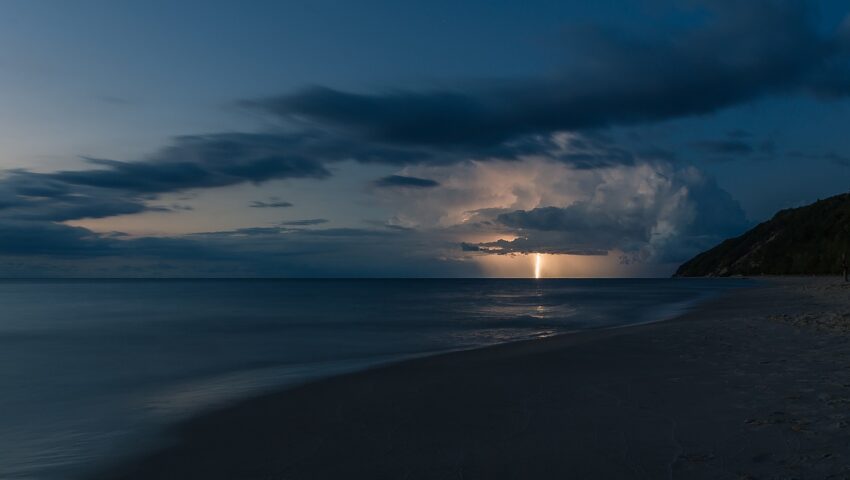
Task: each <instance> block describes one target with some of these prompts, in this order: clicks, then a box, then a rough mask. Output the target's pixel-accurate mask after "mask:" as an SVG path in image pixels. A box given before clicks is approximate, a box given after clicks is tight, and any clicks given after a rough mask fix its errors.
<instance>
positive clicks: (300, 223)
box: [280, 218, 328, 227]
mask: <svg viewBox="0 0 850 480" xmlns="http://www.w3.org/2000/svg"><path fill="white" fill-rule="evenodd" d="M323 223H328V220H327V219H324V218H307V219H304V220H287V221H285V222H280V224H281V225H284V226H289V227H306V226H309V225H321V224H323Z"/></svg>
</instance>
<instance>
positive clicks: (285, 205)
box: [249, 200, 293, 208]
mask: <svg viewBox="0 0 850 480" xmlns="http://www.w3.org/2000/svg"><path fill="white" fill-rule="evenodd" d="M249 206H250V207H251V208H288V207H292V206H293V204H292V203H291V202H282V201H280V200H272V201H269V202H264V201H261V200H254V201H253V202H251V204H250V205H249Z"/></svg>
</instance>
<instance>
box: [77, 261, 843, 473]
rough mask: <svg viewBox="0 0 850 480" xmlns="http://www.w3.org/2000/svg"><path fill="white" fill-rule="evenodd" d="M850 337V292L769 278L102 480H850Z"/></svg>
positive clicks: (333, 396)
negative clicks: (659, 315)
mask: <svg viewBox="0 0 850 480" xmlns="http://www.w3.org/2000/svg"><path fill="white" fill-rule="evenodd" d="M848 325H850V286H846V285H845V284H844V283H842V282H841V281H840V280H839V279H836V278H802V277H798V278H787V279H783V278H773V279H765V280H761V281H760V282H758V284H757V286H755V287H753V288H749V289H743V290H735V291H732V292H730V293H727V294H725V295H723V296H722V297H721V298H717V299H714V300H710V301H708V302H706V303H704V304H702V305H701V306H699V307H698V308H697V309H696V310H695V311H692V312H690V313H688V314H686V315H683V316H681V317H678V318H676V319H674V320H670V321H666V322H659V323H652V324H645V325H640V326H634V327H628V328H620V329H612V330H601V331H589V332H583V333H578V334H573V335H563V336H559V337H554V338H550V339H544V340H535V341H528V342H520V343H515V344H508V345H501V346H496V347H488V348H484V349H480V350H473V351H465V352H457V353H450V354H445V355H438V356H434V357H428V358H423V359H416V360H411V361H406V362H402V363H398V364H395V365H390V366H385V367H380V368H377V369H374V370H369V371H365V372H360V373H354V374H348V375H343V376H339V377H334V378H330V379H326V380H321V381H317V382H314V383H310V384H307V385H304V386H301V387H297V388H294V389H290V390H285V391H281V392H277V393H272V394H268V395H263V396H261V397H257V398H254V399H250V400H247V401H244V402H242V403H239V404H237V405H235V406H232V407H229V408H226V409H223V410H219V411H216V412H212V413H209V414H206V415H202V416H200V417H197V418H195V419H193V420H191V421H189V422H186V423H184V424H183V425H181V426H180V427H179V429H177V430H175V431H174V432H173V435H174V442H173V444H172V445H170V446H167V447H164V448H163V449H162V450H160V451H157V452H154V453H152V454H148V455H146V456H144V457H142V458H138V459H134V460H132V461H127V462H125V463H122V464H121V465H118V466H113V467H111V468H109V469H107V470H105V471H102V472H100V473H98V474H96V475H91V476H89V477H88V478H91V479H95V478H97V479H172V478H173V479H193V478H197V479H253V478H257V479H259V478H286V479H301V478H310V479H315V478H335V479H336V478H370V479H381V478H387V479H396V478H408V479H415V478H465V479H469V478H487V479H490V478H591V479H595V478H606V479H608V478H653V479H654V478H672V477H675V478H706V479H709V478H711V479H721V478H730V479H732V478H734V479H739V478H786V477H787V478H824V477H828V476H830V475H837V476H842V475H848V474H850V467H848V465H850V428H849V427H850V336H848V332H850V328H848Z"/></svg>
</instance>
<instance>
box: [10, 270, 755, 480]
mask: <svg viewBox="0 0 850 480" xmlns="http://www.w3.org/2000/svg"><path fill="white" fill-rule="evenodd" d="M736 285H740V282H736V281H718V280H696V279H688V280H684V279H657V280H542V281H535V280H118V281H116V280H94V281H91V280H64V281H46V280H44V281H11V280H9V281H0V306H2V312H3V313H2V316H0V478H3V479H23V478H27V479H29V478H39V479H41V478H46V479H54V478H68V477H70V476H73V475H76V474H78V473H79V472H80V471H81V469H86V468H90V467H91V466H92V465H96V464H98V463H100V462H103V461H106V460H108V459H109V458H112V457H114V456H115V455H117V454H119V453H126V452H128V451H133V450H137V449H140V448H144V447H145V445H147V444H149V443H150V442H152V441H154V439H155V438H156V434H157V432H160V431H161V430H162V429H163V428H164V427H165V426H167V425H168V424H170V423H173V422H175V421H178V420H180V419H181V418H185V417H186V416H189V415H192V414H194V413H197V412H199V411H202V410H203V409H207V408H212V407H215V406H220V405H222V404H224V403H226V402H232V401H234V400H236V399H239V398H243V397H246V396H249V395H254V394H257V393H259V392H261V391H263V390H267V389H271V388H275V387H279V386H282V385H286V384H292V383H297V382H303V381H305V380H309V379H311V378H317V377H320V376H325V375H330V374H335V373H340V372H345V371H351V370H355V369H362V368H366V367H369V366H371V365H376V364H380V363H385V362H389V361H395V360H399V359H403V358H408V357H412V356H417V355H425V354H430V353H435V352H442V351H450V350H457V349H465V348H474V347H481V346H486V345H492V344H496V343H501V342H508V341H515V340H523V339H533V338H540V337H546V336H551V335H554V334H558V333H566V332H572V331H578V330H583V329H590V328H604V327H613V326H621V325H628V324H635V323H641V322H647V321H654V320H661V319H664V318H669V317H670V316H673V315H675V314H676V313H678V312H680V311H681V310H682V309H684V308H687V307H688V306H689V305H692V304H693V303H694V302H696V301H698V300H700V299H703V298H706V297H707V296H710V295H713V294H716V293H717V292H719V291H721V290H723V289H726V288H731V287H734V286H736Z"/></svg>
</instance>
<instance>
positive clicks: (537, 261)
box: [534, 253, 543, 278]
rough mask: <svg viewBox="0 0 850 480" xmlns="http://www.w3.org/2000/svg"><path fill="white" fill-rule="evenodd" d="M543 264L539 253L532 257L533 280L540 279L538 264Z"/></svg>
mask: <svg viewBox="0 0 850 480" xmlns="http://www.w3.org/2000/svg"><path fill="white" fill-rule="evenodd" d="M541 263H543V257H541V256H540V254H539V253H536V254H535V257H534V278H540V264H541Z"/></svg>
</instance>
